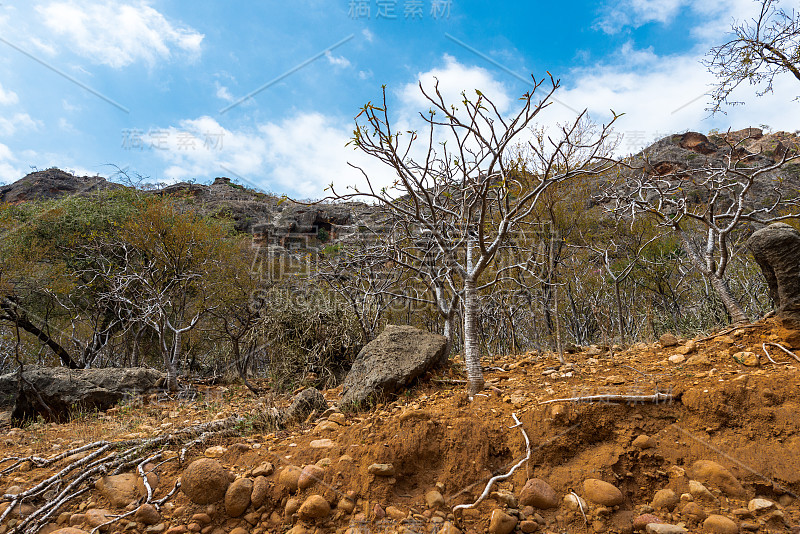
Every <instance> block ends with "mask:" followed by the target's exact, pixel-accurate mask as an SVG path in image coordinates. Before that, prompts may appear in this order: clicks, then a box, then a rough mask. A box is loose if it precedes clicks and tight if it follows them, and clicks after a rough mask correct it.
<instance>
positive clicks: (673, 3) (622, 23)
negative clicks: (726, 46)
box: [597, 0, 758, 41]
mask: <svg viewBox="0 0 800 534" xmlns="http://www.w3.org/2000/svg"><path fill="white" fill-rule="evenodd" d="M757 9H758V4H757V3H756V2H754V1H753V0H621V1H613V2H609V3H607V4H606V5H605V6H603V7H602V8H601V12H600V15H599V17H598V19H597V26H598V27H599V28H600V29H602V30H603V31H604V32H606V33H610V34H614V33H618V32H620V31H622V30H624V29H626V28H628V27H633V28H638V27H640V26H644V25H645V24H650V23H656V24H665V25H669V24H671V23H672V22H674V21H675V20H676V18H677V17H678V15H679V14H680V13H681V12H683V11H689V14H688V16H690V17H691V18H692V20H694V21H695V24H694V26H693V27H692V28H691V30H690V31H689V32H688V34H687V35H690V36H692V37H694V38H696V39H700V40H703V41H708V40H716V39H719V38H720V36H721V35H723V34H724V33H725V32H726V31H729V30H730V26H731V22H732V20H733V19H734V18H737V19H741V18H749V17H751V16H754V15H756V14H757Z"/></svg>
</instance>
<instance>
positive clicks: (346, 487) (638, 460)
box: [0, 320, 800, 534]
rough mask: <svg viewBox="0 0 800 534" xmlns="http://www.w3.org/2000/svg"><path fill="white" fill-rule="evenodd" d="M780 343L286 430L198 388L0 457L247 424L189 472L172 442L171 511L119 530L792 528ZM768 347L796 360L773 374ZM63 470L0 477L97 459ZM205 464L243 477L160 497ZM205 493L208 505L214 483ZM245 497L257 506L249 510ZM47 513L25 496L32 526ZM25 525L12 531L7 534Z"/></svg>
mask: <svg viewBox="0 0 800 534" xmlns="http://www.w3.org/2000/svg"><path fill="white" fill-rule="evenodd" d="M771 343H781V344H782V346H784V347H786V348H789V349H792V350H794V351H795V352H796V351H797V350H798V349H800V332H797V331H790V330H786V329H785V328H784V327H782V326H781V325H780V324H778V323H777V322H774V320H766V321H764V322H760V323H757V324H754V325H749V326H746V327H742V328H739V329H736V330H732V331H727V332H722V333H720V334H719V335H716V336H712V337H710V338H707V339H700V340H689V341H687V340H675V339H670V337H669V336H666V337H664V338H662V341H661V342H660V343H657V344H654V345H644V344H637V345H635V346H634V347H632V348H630V349H628V350H626V351H624V352H621V353H617V354H613V355H612V354H610V353H609V352H608V351H607V350H605V349H604V348H601V347H589V348H587V349H585V350H583V352H580V353H576V354H573V355H572V356H571V357H570V360H571V363H570V364H568V365H566V366H564V367H561V368H558V367H557V366H553V365H552V364H553V362H554V361H555V360H553V359H550V358H549V357H547V356H545V355H538V354H535V353H529V354H525V355H520V356H514V357H508V358H501V359H497V360H495V361H494V362H493V363H492V365H493V366H494V367H492V368H491V369H490V370H488V371H487V379H488V383H489V388H488V389H487V390H486V391H485V394H484V395H479V396H476V397H475V399H474V401H471V402H470V401H469V400H468V399H467V398H466V396H465V394H464V392H463V386H462V385H461V384H456V383H452V382H453V379H458V378H459V376H458V375H457V372H456V371H455V369H460V368H461V365H460V364H459V363H458V362H456V363H455V364H454V366H453V367H452V368H451V369H449V370H448V371H446V372H444V373H442V374H439V375H437V376H435V377H428V380H426V381H423V382H422V383H421V384H420V385H418V386H417V387H415V388H414V389H411V390H409V391H407V392H406V395H404V396H402V397H399V398H395V399H389V400H388V401H387V402H385V403H383V404H381V405H379V406H378V407H377V408H376V409H375V410H374V411H372V412H368V413H361V414H341V413H339V412H337V411H329V412H328V414H326V415H325V417H320V414H318V413H317V414H313V415H312V416H310V417H309V419H308V420H307V421H306V423H304V424H302V425H300V426H299V427H294V428H291V429H289V430H285V431H279V432H266V433H265V432H264V431H263V430H260V431H259V430H257V429H256V428H257V427H253V426H251V425H253V424H257V423H258V421H259V420H260V417H259V416H258V415H257V414H258V413H261V411H262V410H263V404H262V402H261V401H259V400H257V399H251V398H248V397H247V396H245V395H243V394H242V393H241V390H240V389H239V388H231V389H227V388H205V390H204V396H203V398H202V399H200V400H196V401H193V402H185V401H184V402H181V401H178V400H172V399H167V398H162V399H151V403H150V404H145V405H144V406H138V407H137V406H136V405H123V406H120V407H119V408H116V409H113V410H111V411H110V412H109V413H106V414H85V415H84V416H82V417H81V418H79V419H77V420H75V421H73V422H72V423H69V424H65V425H52V424H38V423H37V424H33V425H30V426H29V427H27V428H25V429H14V430H10V431H7V433H6V437H5V438H4V440H3V441H2V446H1V447H2V449H3V450H2V454H3V455H4V456H14V457H18V456H30V455H37V456H42V457H50V456H53V455H55V454H57V453H62V452H66V451H70V450H77V448H78V447H85V446H86V445H87V444H88V443H89V442H91V441H93V440H97V439H102V440H110V441H112V442H117V443H119V444H120V445H122V444H123V443H131V442H130V441H127V442H126V440H133V439H142V438H147V439H151V438H153V437H155V436H158V435H167V434H168V433H169V432H174V431H175V430H177V429H179V428H183V427H186V426H189V425H191V424H197V423H202V422H205V421H214V420H216V421H224V420H226V418H229V417H236V416H242V417H244V418H245V422H244V423H242V424H240V425H239V427H238V429H239V430H238V435H237V436H232V437H224V438H223V437H217V438H214V440H213V441H211V442H205V443H203V442H201V443H202V444H201V445H199V447H195V448H194V449H190V450H189V452H188V455H187V457H186V460H185V461H180V454H179V446H170V445H169V444H166V445H164V447H163V449H164V451H165V452H163V453H161V455H160V456H157V457H156V456H154V457H153V458H154V459H153V460H151V462H152V464H151V467H152V469H153V472H154V473H155V475H153V474H151V475H150V476H151V479H150V483H151V485H152V487H153V488H154V492H155V493H154V497H153V501H154V502H155V501H157V500H158V499H163V498H165V497H166V501H165V503H164V504H163V506H162V507H161V510H160V512H158V513H156V512H155V511H153V510H150V509H149V508H147V507H145V508H144V509H143V510H142V511H141V512H140V513H139V514H137V515H136V516H133V515H129V516H127V517H125V518H123V519H121V520H120V521H119V522H118V523H116V524H115V526H112V527H111V529H110V531H111V532H115V531H119V532H122V531H125V532H169V533H171V534H178V533H185V532H207V533H215V534H222V533H227V532H230V533H234V534H243V533H246V532H254V533H265V532H285V531H287V530H288V529H290V528H291V530H290V532H292V533H293V534H300V533H311V532H318V533H321V532H339V533H343V532H345V531H346V530H347V532H349V533H356V532H365V531H367V530H364V529H368V530H369V531H372V532H429V531H440V530H441V529H444V530H443V531H444V532H451V533H452V532H459V531H461V532H467V533H479V532H486V531H487V529H488V531H489V532H491V533H506V534H508V533H510V532H511V531H513V530H516V531H519V532H545V533H559V532H598V533H600V532H618V533H630V532H632V530H633V528H634V525H635V524H636V526H637V527H638V526H639V523H643V522H662V523H666V524H668V525H677V526H675V527H667V526H666V525H665V526H664V527H651V531H653V532H682V531H689V532H700V531H705V532H797V531H798V527H797V525H799V524H800V502H798V500H797V493H798V491H800V455H798V451H800V420H798V418H797V411H798V409H800V387H799V386H800V362H798V361H795V360H794V359H793V358H792V357H791V356H789V355H787V354H785V353H784V352H783V351H782V350H780V349H778V348H776V346H775V345H771ZM764 344H765V345H764ZM764 348H766V349H767V350H768V351H769V354H770V357H771V358H772V359H774V360H775V361H778V362H786V363H783V364H773V363H771V362H770V360H769V359H768V358H767V357H766V356H765V355H764V350H763V349H764ZM431 378H433V379H432V380H431ZM656 392H661V393H664V394H668V395H671V397H670V399H669V400H667V401H665V402H660V403H652V402H632V403H630V402H628V403H626V402H616V403H615V402H611V401H605V402H595V403H593V404H589V403H578V402H573V401H560V402H555V403H550V404H542V403H543V402H545V401H552V400H554V399H564V398H571V397H584V396H587V395H598V394H600V395H652V394H654V393H656ZM338 395H339V390H338V389H336V390H328V391H326V392H325V396H326V397H327V398H328V400H329V401H335V400H336V399H337V398H338ZM512 414H516V416H518V417H519V419H520V421H521V423H522V426H521V427H517V426H515V424H514V420H513V415H512ZM522 430H524V431H525V432H526V433H527V436H528V437H529V439H530V443H531V449H530V459H529V460H528V461H524V462H522V463H521V465H520V467H519V469H518V470H516V472H515V473H514V474H513V475H512V476H511V477H510V478H508V479H506V480H504V481H500V482H499V483H498V484H496V485H495V486H494V487H493V488H492V492H491V494H490V495H489V497H488V498H487V499H486V500H484V501H483V502H481V503H480V504H479V505H478V506H477V507H475V508H474V509H467V510H454V506H456V505H458V504H465V503H472V502H474V501H475V500H476V499H477V498H478V497H479V496H480V495H481V493H482V492H483V490H484V488H485V486H486V484H487V481H488V479H489V478H490V477H492V476H494V475H498V474H504V473H507V472H508V471H509V470H510V468H511V467H512V466H513V465H514V464H516V463H517V462H519V461H520V460H523V459H524V458H525V456H526V445H525V439H524V437H523V435H522ZM174 447H178V448H174ZM159 448H160V447H155V448H154V449H152V452H151V453H153V454H154V453H156V452H158V450H159ZM203 449H205V452H203ZM170 450H172V451H174V452H169V451H170ZM151 453H148V454H151ZM71 454H72V453H69V457H68V458H66V459H63V460H61V461H59V462H57V463H55V464H53V465H51V466H44V467H36V461H32V460H29V461H26V462H24V463H22V464H21V465H19V466H18V467H17V468H16V469H11V470H10V472H8V473H7V474H5V475H4V476H3V479H2V481H3V484H4V489H5V491H6V493H14V492H19V491H21V490H25V489H28V488H31V487H32V486H33V485H35V484H37V483H39V482H40V481H42V480H44V479H45V478H46V477H48V476H51V475H52V474H53V473H55V472H56V471H58V470H62V469H64V468H65V466H66V465H69V464H70V463H71V462H73V463H74V462H75V461H76V460H77V459H78V458H81V457H85V455H86V454H87V452H80V451H78V453H77V454H78V455H77V456H76V455H71ZM67 455H68V454H64V455H63V456H67ZM204 456H205V457H208V458H213V459H214V461H213V462H212V464H214V463H216V462H218V463H219V464H220V465H221V466H222V467H223V468H224V469H225V470H227V472H228V473H230V480H233V478H234V477H236V478H237V480H238V482H236V483H235V484H234V485H232V486H231V487H230V488H231V489H229V490H228V494H227V496H226V497H225V499H222V498H221V497H219V496H217V497H214V498H213V499H212V501H211V502H208V503H204V504H196V503H193V502H192V501H191V500H190V499H189V498H188V497H187V496H186V494H185V493H184V492H181V491H178V493H177V494H175V495H174V496H169V492H170V491H171V490H172V489H173V487H174V484H175V481H176V480H178V477H179V475H181V474H183V476H184V477H190V475H189V474H187V471H186V469H187V466H188V465H189V464H190V463H191V462H192V461H193V460H195V459H197V458H200V457H204ZM375 464H380V465H375ZM7 466H9V461H8V460H6V463H5V465H3V467H7ZM292 466H297V467H298V468H303V472H304V473H305V474H306V475H305V476H301V479H302V481H301V482H300V486H301V489H299V490H298V489H295V488H296V484H297V480H298V479H297V476H298V475H299V474H300V471H299V470H298V471H292V469H293V467H292ZM134 468H135V466H130V467H129V468H128V469H134ZM121 476H122V475H121ZM125 476H128V475H125ZM134 479H135V477H133V478H127V479H125V478H120V477H116V478H112V479H106V481H105V483H104V484H101V485H100V489H93V488H92V489H91V491H90V492H89V493H86V494H82V495H79V496H77V497H76V498H75V499H73V500H71V501H69V502H66V503H64V505H63V507H61V508H60V509H59V514H55V515H54V516H53V519H52V523H53V524H52V525H49V526H45V527H44V528H43V529H42V530H41V532H44V533H48V532H51V531H53V530H54V529H56V528H60V527H65V526H67V525H74V526H75V527H80V528H82V529H85V530H86V531H88V530H90V528H91V526H95V525H97V524H98V522H97V514H98V513H99V512H97V511H96V510H106V512H103V513H108V514H114V513H115V514H119V513H124V512H125V511H126V510H129V511H130V512H131V514H132V513H133V511H134V510H137V507H138V506H139V503H141V502H142V501H143V500H144V499H145V497H139V498H138V501H137V503H136V504H131V505H128V506H127V507H126V503H127V501H125V498H123V499H122V501H123V502H116V503H114V502H112V501H118V499H116V497H115V496H117V495H119V494H120V493H119V492H120V491H122V489H120V488H123V489H124V487H123V486H124V484H128V486H127V487H129V490H130V491H132V492H133V493H130V495H132V497H129V499H130V500H133V499H134V498H137V495H141V494H136V493H135V489H132V488H134V485H132V484H134V482H133V481H134ZM530 479H539V480H540V481H543V482H528V489H527V490H526V489H524V488H525V485H526V481H529V480H530ZM590 479H599V480H601V481H604V482H607V483H609V484H610V485H603V484H599V483H597V482H591V481H590V482H587V480H590ZM126 480H127V482H126ZM186 480H188V478H185V479H184V482H186ZM248 480H249V481H250V482H248ZM228 481H229V479H227V478H224V479H223V482H222V483H223V485H224V486H227V484H228ZM112 483H113V484H112ZM114 484H119V485H117V486H114ZM199 484H200V487H202V488H205V489H204V491H208V492H212V486H213V484H214V482H213V477H211V476H210V474H209V475H208V476H207V477H206V478H203V479H202V480H201V482H199ZM253 484H255V486H253ZM104 486H105V487H106V489H103V487H104ZM109 487H114V488H116V489H114V490H109V489H107V488H109ZM140 487H142V488H143V486H141V484H140ZM233 488H235V490H234V489H233ZM243 488H244V489H243ZM256 488H258V491H256ZM547 488H552V492H551V491H550V490H548V489H547ZM614 488H616V489H614ZM126 491H128V490H126ZM142 491H144V490H143V489H142ZM187 491H188V490H187ZM223 491H224V488H223ZM572 492H574V494H575V495H577V496H580V497H581V498H582V499H584V501H582V505H583V506H584V508H583V510H581V508H580V507H576V506H574V505H573V504H571V501H569V499H572V498H573V497H571V495H572ZM126 495H127V494H126ZM219 495H221V494H219ZM237 495H238V496H237ZM109 499H111V501H110V500H109ZM217 499H219V500H217ZM251 499H252V500H255V501H256V502H257V504H256V505H253V504H248V503H250V501H251ZM565 499H567V500H565ZM43 502H44V501H43V500H42V498H41V497H40V498H37V499H31V500H30V501H29V502H28V503H26V504H24V505H23V509H22V512H23V516H24V515H25V513H30V511H31V510H32V509H34V508H35V507H37V506H40V505H41V504H42V503H43ZM237 503H238V505H237ZM301 505H302V506H301ZM551 505H552V506H553V507H552V508H551V507H549V506H551ZM26 507H27V508H26ZM14 514H17V512H15V513H14ZM14 514H12V515H11V516H10V517H14ZM584 514H585V518H584ZM647 514H649V515H647ZM17 515H18V514H17ZM16 521H19V519H17V520H16ZM16 521H15V520H14V519H10V521H9V520H6V526H7V527H11V526H13V525H14V524H16ZM503 525H506V527H505V528H504V527H503ZM681 527H685V529H686V530H680V528H681ZM0 528H5V529H6V530H7V528H6V527H0ZM642 528H643V527H642ZM659 528H662V529H664V530H658V529H659ZM348 529H350V530H348ZM359 529H361V530H359ZM456 529H458V530H456ZM653 529H654V530H653ZM726 529H727V530H726ZM70 532H71V533H72V534H77V533H78V532H79V531H70ZM64 534H66V531H65V533H64Z"/></svg>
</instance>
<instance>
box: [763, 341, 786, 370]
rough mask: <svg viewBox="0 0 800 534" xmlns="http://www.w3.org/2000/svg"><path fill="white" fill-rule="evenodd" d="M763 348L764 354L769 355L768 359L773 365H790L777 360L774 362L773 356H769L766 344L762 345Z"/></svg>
mask: <svg viewBox="0 0 800 534" xmlns="http://www.w3.org/2000/svg"><path fill="white" fill-rule="evenodd" d="M761 348H762V349H763V350H764V354H766V355H767V359H768V360H769V361H771V362H772V363H774V364H775V365H785V364H788V363H789V362H776V361H775V360H773V359H772V356H770V355H769V351H768V350H767V344H766V343H762V344H761Z"/></svg>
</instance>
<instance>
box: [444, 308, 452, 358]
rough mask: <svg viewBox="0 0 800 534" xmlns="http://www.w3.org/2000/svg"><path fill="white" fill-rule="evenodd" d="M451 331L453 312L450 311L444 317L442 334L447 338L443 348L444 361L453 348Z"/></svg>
mask: <svg viewBox="0 0 800 534" xmlns="http://www.w3.org/2000/svg"><path fill="white" fill-rule="evenodd" d="M453 333H454V332H453V312H452V311H451V312H450V313H449V314H447V315H445V317H444V331H443V332H442V335H443V336H444V337H446V338H447V349H445V351H444V357H443V360H444V361H447V359H448V358H449V357H450V353H451V352H452V350H453Z"/></svg>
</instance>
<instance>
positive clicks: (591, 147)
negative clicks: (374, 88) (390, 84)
mask: <svg viewBox="0 0 800 534" xmlns="http://www.w3.org/2000/svg"><path fill="white" fill-rule="evenodd" d="M549 80H550V86H549V87H548V89H547V90H546V91H545V94H544V96H543V97H542V98H541V100H539V101H538V102H537V101H534V95H535V94H536V93H537V91H538V90H539V89H540V88H542V85H543V83H544V81H545V80H539V81H537V80H535V79H534V80H533V83H534V89H533V90H531V91H530V92H528V93H526V94H525V95H524V96H523V97H522V98H521V101H522V104H521V109H520V110H519V111H518V112H517V113H515V114H513V115H512V116H510V117H507V116H504V115H503V113H501V112H500V111H499V110H498V108H497V107H496V106H495V105H494V104H493V103H492V102H491V100H489V99H488V98H486V96H484V95H483V94H482V93H481V92H480V91H477V90H476V96H475V98H474V99H470V98H469V97H467V95H466V93H462V97H463V100H462V101H461V102H460V104H459V107H456V106H455V105H453V104H451V103H447V102H445V100H444V97H443V96H442V94H441V92H440V91H439V86H438V82H437V83H436V85H435V87H434V89H433V92H432V93H431V92H426V90H425V89H424V88H423V87H422V84H420V90H421V91H422V94H423V96H424V97H425V99H426V100H427V102H428V104H430V111H429V112H428V113H427V114H422V113H421V114H420V116H421V118H422V120H423V121H424V122H425V127H426V130H427V131H426V132H425V133H424V134H420V133H418V132H406V133H404V132H398V131H395V129H394V126H393V124H392V122H391V120H390V119H389V113H388V110H387V105H386V90H385V87H384V91H383V101H382V104H381V105H380V106H375V105H373V104H371V103H370V104H367V105H366V106H364V108H363V109H362V110H361V113H359V115H358V116H357V117H356V129H355V131H354V138H353V141H352V142H353V144H354V145H355V146H356V148H357V149H359V150H361V151H362V152H364V153H365V154H368V155H370V156H372V157H375V158H377V159H378V160H379V161H381V162H383V163H384V164H386V165H387V166H388V167H389V168H391V169H392V171H393V174H394V179H395V182H394V184H393V185H392V186H391V187H386V188H379V187H377V186H376V185H374V180H375V177H370V176H369V175H368V174H367V173H366V171H364V169H362V168H359V167H356V168H357V169H358V170H360V171H361V173H362V175H363V177H364V178H365V180H366V182H367V186H366V188H364V189H363V190H359V189H354V190H353V191H352V192H349V193H337V192H336V191H335V190H334V188H333V186H331V188H330V190H331V193H332V197H333V198H334V199H336V200H345V199H351V198H355V197H361V198H366V199H368V200H370V201H372V202H377V203H380V204H381V205H383V206H384V207H386V208H387V209H388V210H390V211H391V212H392V213H393V214H394V216H395V217H396V218H397V219H399V220H403V221H406V222H407V224H408V225H409V227H414V226H415V227H417V228H419V230H420V231H423V230H424V231H425V232H427V233H428V235H429V236H430V239H431V240H432V242H434V243H435V244H436V247H438V253H437V254H438V258H437V260H436V261H439V262H441V263H440V265H443V266H444V267H445V269H448V270H450V271H451V272H452V274H453V279H454V280H458V281H459V287H458V288H457V289H458V291H459V292H460V293H461V295H462V298H463V306H464V314H463V319H464V324H463V333H464V359H465V361H466V368H467V377H468V384H469V387H468V389H469V392H470V394H474V393H476V392H478V391H480V390H482V389H483V387H484V380H483V373H482V370H481V364H480V340H479V336H478V320H479V308H478V293H479V287H481V286H486V285H487V283H491V282H482V281H481V280H480V278H481V276H482V275H484V274H495V275H496V273H500V272H501V270H500V269H497V270H495V271H494V272H493V273H488V272H487V268H488V267H490V266H491V265H493V263H494V260H495V257H496V255H497V253H498V250H499V249H500V247H501V246H502V245H503V243H504V242H505V241H506V240H507V239H508V237H509V235H511V234H513V232H514V231H515V230H516V227H517V226H518V225H519V224H521V223H522V222H523V221H526V220H527V219H528V217H529V216H530V214H531V212H532V210H533V207H534V206H535V205H536V203H537V201H538V200H539V198H540V197H541V196H542V194H543V193H544V192H545V191H546V190H547V189H548V188H549V187H550V186H551V185H553V184H555V183H558V182H560V181H562V180H565V179H568V178H570V177H572V176H576V175H581V174H601V173H603V172H605V171H607V170H608V165H601V164H599V163H597V162H596V160H595V156H596V155H597V154H598V153H600V152H602V151H603V148H604V144H605V143H606V140H607V138H608V136H609V133H610V125H606V126H604V127H602V128H601V129H600V131H599V132H593V135H589V134H588V133H587V132H586V131H585V129H584V128H582V127H581V125H582V121H583V120H584V116H585V112H584V113H582V114H581V115H580V116H579V117H578V118H577V119H576V120H575V122H574V123H571V124H570V125H568V126H565V127H562V128H560V129H559V131H558V135H557V136H556V137H555V138H549V139H548V143H547V149H546V150H542V149H541V148H540V147H538V146H537V145H534V144H531V153H532V155H533V158H532V161H531V162H529V165H530V167H529V168H522V166H521V165H520V164H519V161H518V160H515V159H513V158H509V157H508V156H509V152H510V148H511V147H512V146H514V144H515V143H518V142H519V141H520V134H522V133H523V132H525V130H526V129H527V127H528V126H529V125H530V124H531V122H532V121H533V120H534V119H535V118H536V117H537V116H538V115H539V114H540V113H541V112H542V111H543V110H544V109H545V108H547V106H548V105H549V104H550V103H551V99H552V95H553V93H554V92H555V91H556V90H557V89H558V87H559V82H558V81H556V80H555V79H553V78H552V77H551V78H550V79H549ZM361 117H363V121H362V122H359V119H360V118H361ZM612 122H613V121H612ZM420 139H423V140H424V146H423V148H422V149H421V150H420V151H419V153H417V152H416V150H418V145H417V144H416V141H417V140H420ZM418 154H419V155H418ZM578 156H580V157H578ZM530 163H533V164H532V165H531V164H530Z"/></svg>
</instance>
